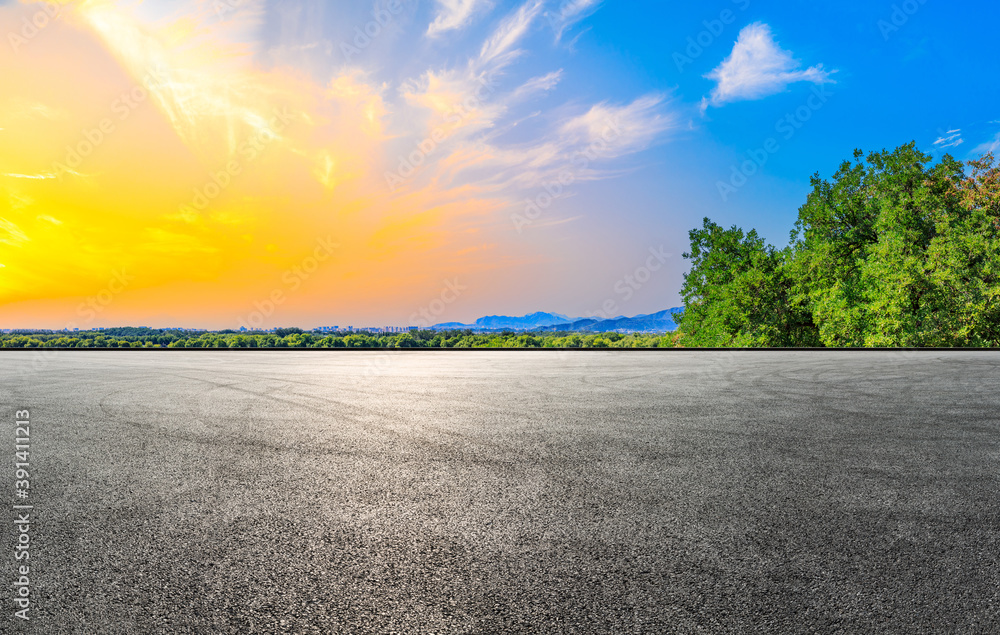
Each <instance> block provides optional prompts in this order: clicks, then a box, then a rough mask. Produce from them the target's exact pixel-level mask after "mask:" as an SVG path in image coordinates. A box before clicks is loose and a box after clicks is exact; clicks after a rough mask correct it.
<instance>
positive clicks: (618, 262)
mask: <svg viewBox="0 0 1000 635" xmlns="http://www.w3.org/2000/svg"><path fill="white" fill-rule="evenodd" d="M446 4H448V3H441V4H438V5H435V4H433V3H426V2H425V3H419V4H417V3H410V4H409V5H407V6H409V7H412V9H413V13H412V14H409V13H407V14H405V15H404V16H403V17H401V18H400V19H399V20H398V24H396V25H393V26H398V27H399V30H398V32H395V33H393V34H390V35H389V36H388V37H385V41H384V42H378V41H375V43H374V44H373V45H371V46H370V47H369V48H368V49H366V50H365V51H363V52H362V53H361V54H360V55H359V56H358V57H359V58H360V59H361V62H362V63H363V64H364V63H366V60H365V57H366V56H368V57H369V60H367V63H368V64H369V68H371V69H372V72H373V73H374V74H375V75H377V76H379V77H383V76H384V77H387V78H391V79H394V80H397V81H399V80H401V79H402V78H405V77H408V76H412V75H414V74H416V73H419V71H420V69H421V68H422V67H424V66H427V65H428V63H429V62H430V61H431V60H434V61H436V62H438V63H440V64H448V63H455V62H456V61H458V60H460V59H461V58H462V55H463V53H464V52H466V51H467V50H468V49H469V48H470V47H475V46H476V45H478V43H479V42H481V41H482V39H483V38H485V37H487V36H488V35H489V32H490V29H491V27H492V26H493V25H494V24H495V18H496V16H501V15H503V14H504V13H505V12H506V11H509V10H513V9H515V8H516V7H518V6H521V4H520V3H515V2H495V3H488V2H482V3H475V2H470V3H455V4H456V5H462V4H467V5H470V6H473V5H478V6H476V8H474V9H473V10H472V12H471V14H470V16H469V17H468V22H467V23H465V24H466V26H464V27H462V28H455V29H454V30H452V31H449V32H446V33H442V34H441V35H440V36H439V37H438V38H437V39H431V40H430V41H428V40H427V39H426V38H415V37H414V36H419V35H425V34H423V33H420V32H419V27H421V26H422V25H423V24H425V23H429V22H432V20H433V18H434V16H438V15H441V14H442V13H443V12H444V10H445V6H444V5H446ZM577 4H587V3H582V2H576V3H574V2H562V3H556V2H552V3H548V4H547V5H545V8H544V9H543V14H544V17H543V18H542V19H541V20H539V24H538V25H537V28H536V29H535V30H534V32H533V33H532V34H531V35H530V36H529V38H528V39H527V41H526V43H525V45H524V46H525V49H527V51H529V52H528V53H527V54H526V55H525V56H524V58H523V59H521V60H519V62H518V64H517V65H516V67H515V68H512V69H510V73H511V75H521V76H522V77H524V78H527V77H532V76H537V75H539V74H544V73H546V72H550V71H551V70H552V69H560V70H561V71H562V77H561V81H560V83H559V85H558V88H557V90H554V91H553V92H552V93H551V94H550V95H549V96H548V98H547V99H546V100H544V101H535V102H533V103H531V104H530V106H529V109H531V110H533V111H537V110H541V111H545V110H546V109H550V110H552V111H558V110H559V109H560V108H564V107H565V106H566V104H572V103H579V104H590V103H595V102H601V101H606V100H607V101H611V102H618V103H627V102H630V101H631V100H633V99H635V98H637V97H638V96H641V95H647V94H651V93H655V94H659V95H663V96H664V97H665V108H666V109H668V110H669V111H670V112H671V114H672V115H673V116H675V117H676V118H677V122H676V123H677V125H676V127H675V128H673V129H671V130H669V131H668V132H666V133H664V134H663V135H661V136H659V137H658V138H656V139H654V140H651V142H650V146H651V147H650V148H648V149H647V150H645V151H643V152H640V153H637V154H635V155H631V156H629V157H627V158H626V159H624V160H622V161H621V162H620V163H618V164H617V165H615V169H618V170H621V171H622V174H621V175H620V176H617V177H614V178H607V179H602V180H600V181H595V182H592V183H582V184H578V185H576V186H575V187H574V188H573V196H571V197H569V198H567V199H565V200H563V201H561V202H560V203H559V204H557V205H556V206H555V207H556V209H554V210H553V214H563V215H565V216H566V217H573V216H576V215H578V214H583V215H584V218H581V219H579V220H578V221H575V222H574V223H572V225H575V227H572V228H570V226H567V227H564V228H563V230H561V231H563V232H565V234H566V238H565V239H566V240H567V241H572V242H573V243H574V244H577V245H581V244H585V245H587V248H588V249H589V250H592V253H593V257H594V260H595V261H596V262H598V263H600V265H601V267H584V270H585V271H586V272H587V274H588V275H590V276H593V277H594V278H595V279H597V280H600V281H601V283H600V284H598V285H595V287H597V288H602V287H603V288H605V289H612V288H613V286H614V282H615V281H616V280H617V279H618V278H620V277H621V275H622V274H623V273H627V272H628V271H629V269H630V267H631V265H632V262H631V261H630V260H629V258H628V254H629V253H630V252H634V253H636V254H640V255H641V254H642V253H644V252H645V251H646V248H647V247H648V244H647V243H649V242H650V238H651V237H653V238H658V239H661V240H662V241H663V242H664V243H665V244H667V245H668V249H669V250H670V251H671V252H672V253H674V254H676V255H678V256H679V254H680V253H681V252H683V251H684V249H685V246H686V240H687V231H688V230H689V229H691V228H693V227H695V226H697V225H699V224H700V220H701V218H702V217H703V216H709V217H710V218H712V219H713V220H715V221H717V222H720V223H723V224H726V225H729V224H738V225H741V226H743V227H745V228H750V227H753V228H757V229H758V231H759V232H761V233H762V234H763V235H764V236H765V237H766V238H767V239H768V240H770V241H772V242H774V243H776V244H778V245H784V244H786V243H787V239H788V232H789V231H790V230H791V228H792V225H793V223H794V220H795V217H796V213H797V209H798V207H799V205H801V204H802V203H803V202H804V200H805V196H806V194H807V193H808V191H809V177H810V175H811V174H812V173H814V172H819V173H820V174H821V175H823V176H825V177H828V176H829V175H830V174H832V172H833V171H834V170H836V168H837V166H838V165H839V163H840V162H841V161H843V160H845V159H847V158H849V157H850V156H851V153H852V151H853V150H854V149H855V148H861V149H863V150H865V151H872V150H878V149H883V148H893V147H896V146H898V145H901V144H903V143H907V142H909V141H911V140H914V141H916V142H917V144H918V146H919V147H920V148H921V149H923V150H924V151H925V152H932V151H934V152H935V153H936V154H937V155H940V154H941V153H943V152H950V153H952V154H953V155H954V156H956V157H957V158H960V159H968V158H971V157H972V156H976V155H978V154H979V153H981V152H983V151H985V150H986V149H989V147H994V148H996V147H997V143H998V138H1000V136H998V135H1000V122H998V120H1000V111H998V108H997V106H996V104H997V103H998V102H1000V99H998V97H1000V82H998V81H997V62H996V54H995V35H996V24H997V19H998V18H1000V9H998V8H997V6H996V5H995V4H993V3H987V2H965V3H943V2H934V1H933V0H928V1H926V2H916V1H915V2H909V3H903V2H838V3H814V2H774V1H771V2H768V1H766V0H733V1H726V2H718V1H717V2H699V3H675V2H644V1H632V2H623V1H618V2H615V1H604V2H593V3H589V4H590V5H591V6H589V7H587V8H585V9H583V10H581V11H580V12H579V13H578V14H577V15H576V16H574V17H575V18H576V19H572V18H570V19H563V18H562V17H561V12H565V11H566V9H567V8H569V9H570V10H571V11H572V10H573V9H574V8H575V6H574V5H577ZM355 13H356V21H355V22H354V23H353V26H352V22H351V20H346V21H345V20H343V19H342V16H340V15H337V16H329V18H328V21H329V25H330V27H329V32H328V33H329V35H328V37H329V39H330V41H331V43H333V44H334V50H333V54H332V55H331V56H330V57H332V58H333V60H334V62H335V63H336V61H337V58H338V55H337V51H336V44H337V43H341V42H344V41H348V42H350V40H351V35H352V34H353V27H354V26H357V25H359V24H363V21H364V19H365V18H366V17H368V16H366V14H365V12H364V11H362V10H361V9H360V8H359V9H358V10H357V11H356V12H355ZM411 15H412V17H410V16H411ZM753 25H760V26H764V27H766V30H767V31H769V36H770V38H771V40H772V41H773V43H774V46H775V47H776V48H778V49H779V50H780V51H783V52H786V53H787V54H788V55H789V56H790V57H791V59H792V60H794V62H795V64H794V65H793V66H791V67H789V69H788V70H789V71H792V72H793V73H794V71H799V72H804V71H807V70H808V69H810V68H814V67H822V69H823V71H824V73H825V78H826V79H825V81H822V82H819V81H817V80H816V79H815V78H813V79H810V78H808V77H806V78H804V79H798V80H795V79H792V80H791V81H789V83H787V84H785V83H783V82H780V81H779V82H777V83H774V84H769V85H766V86H764V87H763V88H762V89H761V90H760V91H758V92H756V93H751V94H747V95H734V96H732V97H731V98H730V99H726V100H723V101H721V102H719V103H710V104H709V105H708V107H707V108H705V109H704V110H703V109H702V102H703V100H705V99H706V98H709V99H711V98H710V96H711V94H712V91H713V90H714V89H715V88H716V86H717V81H716V80H714V79H711V78H710V77H709V76H710V75H711V74H712V73H713V71H714V70H715V69H717V68H719V66H720V65H721V64H722V63H723V62H724V61H725V60H726V59H727V58H728V57H730V56H731V55H732V53H733V50H734V46H735V44H736V41H737V39H738V38H739V37H740V34H741V32H743V31H744V29H747V28H748V27H749V28H752V27H753ZM561 29H565V30H564V31H562V33H561V37H560V38H559V39H558V41H557V40H556V37H555V36H556V34H557V33H558V32H559V31H560V30H561ZM380 45H381V46H380ZM410 47H417V48H418V49H419V51H418V52H416V53H414V52H412V51H411V50H410ZM758 61H759V60H758ZM430 63H433V62H430ZM321 66H322V64H321ZM753 70H754V69H753V68H747V69H746V72H747V73H751V72H752V71H753ZM817 86H821V87H822V89H823V93H824V94H825V95H827V96H828V97H827V100H826V101H825V102H823V103H822V106H821V107H820V108H818V109H813V108H812V107H811V106H810V104H809V102H808V100H809V98H810V95H812V94H813V90H814V88H816V87H817ZM816 103H818V102H817V101H815V100H814V101H813V102H812V104H813V105H815V104H816ZM803 106H805V107H806V109H807V110H805V111H803V110H801V108H802V107H803ZM797 110H798V111H799V112H800V113H804V114H808V118H807V119H805V120H804V121H798V118H797V117H796V121H797V123H795V124H794V126H793V127H794V134H793V135H791V136H790V137H788V136H787V135H788V134H789V128H788V127H787V125H786V126H785V127H783V128H782V129H781V130H779V129H778V128H777V127H776V123H777V122H778V121H779V120H781V119H783V118H785V117H786V116H787V115H789V114H792V115H793V117H795V116H796V111H797ZM528 134H530V132H529V133H528ZM769 139H775V140H776V141H777V142H778V145H779V149H778V150H777V151H776V152H773V153H772V152H767V155H766V156H767V161H766V163H765V164H764V165H762V166H760V168H759V172H757V173H755V174H754V175H753V176H751V177H750V178H748V179H747V181H746V184H745V185H743V186H742V187H739V188H737V189H736V191H734V192H733V191H730V192H728V193H727V195H726V196H725V197H723V195H722V193H720V187H719V182H720V181H723V182H727V181H729V182H730V184H732V182H731V178H732V174H733V168H734V166H740V165H742V164H743V163H744V162H745V161H746V160H747V159H748V158H750V157H751V151H757V156H761V155H760V153H759V150H760V149H761V148H764V147H765V144H766V143H767V141H768V140H769ZM936 142H937V143H936ZM765 152H766V150H765ZM576 232H579V233H580V234H582V237H581V236H578V235H576ZM570 236H572V237H570ZM588 237H589V239H588ZM560 238H562V236H560V235H559V234H556V235H555V236H553V235H548V236H546V239H548V240H556V241H558V240H560ZM654 242H655V240H654ZM603 254H609V255H613V257H611V258H607V259H606V258H605V257H604V256H603ZM637 258H638V257H637ZM635 262H641V259H637V260H636V261H635ZM602 268H603V269H604V270H603V271H602ZM683 269H684V263H683V261H682V260H681V259H680V258H679V257H678V258H677V259H676V260H675V261H674V262H672V263H671V267H670V271H669V272H667V273H666V274H665V275H661V276H660V278H659V280H655V279H654V281H653V282H654V285H653V286H654V287H655V291H654V290H653V289H647V290H645V292H643V291H644V290H643V289H640V290H639V293H637V294H636V296H635V297H636V299H634V300H631V303H632V305H633V306H629V307H623V310H625V309H626V308H628V309H634V311H632V312H642V311H652V310H655V309H657V308H661V307H664V306H667V305H671V306H672V305H675V304H678V303H679V298H678V296H677V295H676V292H677V289H678V288H679V285H680V282H681V274H682V272H683ZM558 279H559V277H558V274H557V275H555V276H554V281H558ZM571 288H572V291H573V292H574V293H576V292H577V291H579V287H578V286H577V285H571ZM554 295H555V297H560V295H561V294H560V293H559V292H558V291H556V292H555V294H554ZM611 295H612V297H613V296H614V294H613V293H612V294H611ZM592 297H593V296H592ZM561 299H563V300H564V301H565V302H566V303H568V304H574V298H572V297H564V298H561ZM577 306H579V305H578V304H577ZM520 308H528V306H527V305H524V306H523V307H520ZM539 308H545V307H539ZM553 308H554V309H555V308H559V307H553ZM562 308H563V309H566V308H567V307H565V305H563V306H562ZM498 309H499V307H498ZM627 312H628V311H627Z"/></svg>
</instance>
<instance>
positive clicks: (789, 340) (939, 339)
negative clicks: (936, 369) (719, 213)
mask: <svg viewBox="0 0 1000 635" xmlns="http://www.w3.org/2000/svg"><path fill="white" fill-rule="evenodd" d="M812 188H813V189H812V192H811V193H810V194H809V196H808V199H807V200H806V203H805V205H803V206H802V207H801V208H800V209H799V216H798V222H797V223H796V224H795V229H794V231H792V232H791V243H790V244H789V245H788V246H787V247H785V248H784V249H781V250H778V249H776V248H774V247H772V246H770V245H768V244H766V243H765V242H764V241H763V240H762V239H761V238H760V237H759V236H758V235H757V233H756V231H750V232H749V233H746V234H744V233H743V230H742V229H740V228H738V227H732V228H730V229H724V228H723V227H720V226H719V225H716V224H715V223H713V222H711V221H710V220H709V219H707V218H706V219H705V221H704V226H703V227H702V228H701V229H695V230H693V231H692V232H691V251H690V253H687V254H684V257H685V258H688V259H690V260H691V271H690V273H688V274H687V275H686V276H685V283H684V287H683V289H682V292H681V294H682V296H683V298H684V304H685V312H684V314H683V316H682V317H681V319H680V321H679V328H680V330H681V331H682V332H683V336H682V338H681V342H682V343H683V344H684V345H685V346H760V347H782V346H839V347H876V346H878V347H910V346H913V347H967V346H981V347H995V346H1000V166H996V165H994V158H993V156H992V155H990V154H987V155H985V156H984V157H982V158H981V159H978V160H975V161H971V162H969V163H967V164H963V163H961V162H959V161H956V160H955V159H953V158H951V157H950V156H948V155H945V156H944V157H943V158H942V159H941V160H940V161H939V162H938V163H936V164H932V162H931V157H930V156H928V155H925V154H923V153H921V152H920V151H918V150H917V149H916V147H915V145H914V144H912V143H911V144H909V145H906V146H902V147H900V148H897V149H896V150H895V151H893V152H885V151H883V152H880V153H874V154H871V155H869V156H868V157H867V158H866V157H864V155H862V153H861V152H860V151H857V152H855V154H854V160H853V161H845V162H844V163H843V164H842V165H841V167H840V169H839V170H838V171H837V172H836V174H834V176H833V181H832V182H830V181H826V180H822V179H820V178H819V175H816V176H814V177H813V179H812Z"/></svg>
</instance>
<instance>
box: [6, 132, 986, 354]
mask: <svg viewBox="0 0 1000 635" xmlns="http://www.w3.org/2000/svg"><path fill="white" fill-rule="evenodd" d="M812 188H813V189H812V192H811V193H810V194H809V196H808V198H807V200H806V203H805V204H804V205H803V206H802V207H801V208H800V209H799V215H798V221H797V222H796V224H795V229H794V230H793V231H792V232H791V242H790V244H789V245H788V246H787V247H785V248H784V249H780V250H779V249H777V248H775V247H773V246H771V245H768V244H766V243H765V242H764V240H763V239H761V238H760V237H759V236H758V235H757V232H756V231H754V230H751V231H750V232H748V233H744V232H743V230H742V229H740V228H739V227H735V226H734V227H731V228H729V229H725V228H723V227H721V226H719V225H717V224H715V223H713V222H712V221H711V220H709V219H708V218H706V219H705V220H704V224H703V226H702V227H701V228H700V229H694V230H692V231H691V233H690V237H691V250H690V252H689V253H686V254H684V257H685V258H687V259H689V260H690V261H691V270H690V272H689V273H687V274H686V275H685V278H684V286H683V288H682V290H681V295H682V297H683V299H684V304H685V309H684V313H683V315H681V316H679V320H678V322H679V328H678V330H677V331H676V332H674V333H669V334H666V335H663V334H634V335H622V334H619V333H512V332H504V333H490V334H481V333H473V332H472V331H468V330H466V331H446V332H439V331H415V332H409V333H402V334H392V335H388V334H387V335H369V334H360V333H352V334H336V335H329V334H325V333H322V334H320V333H315V332H314V333H307V332H302V331H301V330H300V329H297V328H289V329H278V330H277V332H275V333H267V334H264V333H235V332H232V331H221V332H212V333H204V332H184V331H158V330H153V329H144V328H121V329H109V330H105V331H100V332H87V333H72V334H67V333H16V334H4V335H0V345H2V347H3V348H95V347H96V348H157V347H158V348H386V349H387V348H677V347H721V346H729V347H750V346H754V347H790V346H795V347H823V346H838V347H967V346H980V347H997V346H1000V165H994V157H993V156H992V155H991V154H987V155H985V156H983V157H982V158H981V159H978V160H975V161H970V162H968V163H965V164H963V163H962V162H960V161H957V160H955V159H953V158H952V157H951V156H949V155H944V157H943V158H942V159H941V160H940V161H939V162H938V163H932V157H931V156H929V155H926V154H923V153H922V152H920V151H919V150H917V148H916V146H915V144H913V143H911V144H908V145H905V146H902V147H899V148H897V149H896V150H894V151H892V152H886V151H883V152H879V153H873V154H870V155H868V156H867V157H865V156H864V155H863V154H862V153H861V152H860V151H856V152H855V153H854V160H853V161H845V162H844V163H843V164H841V166H840V169H839V170H838V171H837V172H836V173H835V174H834V176H833V180H832V181H826V180H823V179H821V178H820V177H819V175H818V174H816V175H814V176H813V178H812Z"/></svg>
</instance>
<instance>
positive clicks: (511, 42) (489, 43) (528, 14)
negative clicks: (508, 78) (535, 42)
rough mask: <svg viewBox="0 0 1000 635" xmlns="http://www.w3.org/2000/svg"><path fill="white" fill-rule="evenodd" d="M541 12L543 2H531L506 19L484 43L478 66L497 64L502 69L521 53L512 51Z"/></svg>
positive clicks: (535, 0) (536, 0)
mask: <svg viewBox="0 0 1000 635" xmlns="http://www.w3.org/2000/svg"><path fill="white" fill-rule="evenodd" d="M541 10H542V2H541V0H530V1H529V2H526V3H524V4H523V5H521V8H520V9H518V10H517V11H515V12H513V13H512V14H510V15H509V16H507V17H506V18H504V20H503V22H501V23H500V26H499V27H497V30H496V31H494V32H493V35H492V36H490V38H489V39H488V40H486V42H484V43H483V48H482V49H481V50H480V51H479V59H478V60H477V66H479V67H485V66H488V65H490V64H492V63H495V64H496V66H497V67H502V66H504V65H505V64H507V63H508V62H509V61H510V60H512V59H513V58H514V57H516V56H517V54H518V53H519V51H516V50H511V49H512V48H513V47H514V46H516V45H517V43H518V42H519V41H520V40H521V38H523V37H524V36H525V34H526V33H527V32H528V28H529V27H530V26H531V23H532V22H533V21H534V19H535V18H536V17H537V16H538V14H539V12H540V11H541Z"/></svg>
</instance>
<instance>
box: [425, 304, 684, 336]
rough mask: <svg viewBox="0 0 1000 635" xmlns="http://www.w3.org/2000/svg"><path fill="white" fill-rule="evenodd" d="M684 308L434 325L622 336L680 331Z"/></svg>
mask: <svg viewBox="0 0 1000 635" xmlns="http://www.w3.org/2000/svg"><path fill="white" fill-rule="evenodd" d="M683 312H684V307H675V308H673V309H666V310H663V311H659V312H658V313H650V314H648V315H637V316H635V317H625V316H618V317H616V318H611V319H607V320H605V319H601V318H569V317H566V316H565V315H562V314H560V313H543V312H538V313H532V314H531V315H525V316H524V317H510V316H506V315H491V316H488V317H481V318H479V319H478V320H476V322H475V323H474V324H463V323H461V322H444V323H442V324H435V325H434V326H432V327H431V328H432V329H435V330H439V331H448V330H464V329H469V330H472V331H546V332H557V331H574V332H580V333H608V332H612V331H620V332H623V333H663V332H667V331H673V330H675V329H676V328H677V323H676V322H675V321H674V315H675V314H677V313H683Z"/></svg>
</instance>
